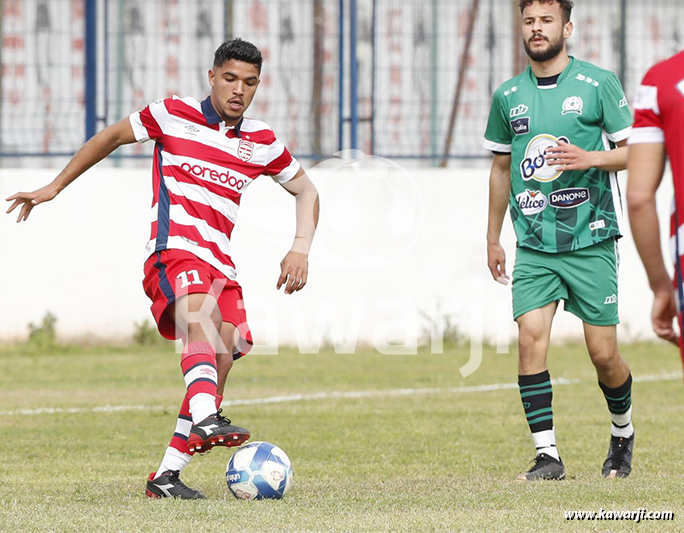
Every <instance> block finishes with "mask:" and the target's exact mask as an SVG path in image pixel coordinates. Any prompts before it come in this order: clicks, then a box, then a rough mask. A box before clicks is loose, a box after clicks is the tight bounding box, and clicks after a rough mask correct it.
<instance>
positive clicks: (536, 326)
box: [516, 302, 565, 481]
mask: <svg viewBox="0 0 684 533" xmlns="http://www.w3.org/2000/svg"><path fill="white" fill-rule="evenodd" d="M557 306H558V303H557V302H552V303H550V304H548V305H545V306H544V307H541V308H539V309H534V310H532V311H530V312H528V313H525V314H524V315H522V316H520V317H518V319H517V322H518V328H519V337H518V351H519V357H518V371H519V375H518V384H519V386H520V397H521V399H522V403H523V408H524V410H525V416H526V417H527V423H528V425H529V426H530V431H531V432H532V439H533V440H534V445H535V448H536V449H537V455H536V457H535V460H534V462H535V464H534V466H532V468H531V469H530V470H529V471H528V472H524V473H522V474H519V475H518V476H517V477H516V479H517V480H519V481H534V480H540V479H563V478H564V477H565V467H564V466H563V463H562V461H561V460H560V456H559V455H558V450H557V449H556V436H555V432H554V428H553V411H552V409H551V402H552V399H553V391H552V388H551V377H550V376H549V372H548V370H547V366H546V357H547V354H548V351H549V342H550V339H551V325H552V323H553V316H554V315H555V313H556V308H557Z"/></svg>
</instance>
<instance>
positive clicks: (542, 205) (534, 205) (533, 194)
mask: <svg viewBox="0 0 684 533" xmlns="http://www.w3.org/2000/svg"><path fill="white" fill-rule="evenodd" d="M515 199H516V200H517V201H518V207H520V210H521V211H522V214H523V215H525V216H527V217H528V216H530V215H536V214H537V213H541V212H542V211H543V210H544V209H546V206H548V205H549V200H548V199H547V198H546V196H545V195H544V194H542V192H541V191H531V190H530V189H525V192H521V193H520V194H518V195H517V196H516V197H515Z"/></svg>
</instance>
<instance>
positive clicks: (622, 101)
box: [620, 98, 628, 108]
mask: <svg viewBox="0 0 684 533" xmlns="http://www.w3.org/2000/svg"><path fill="white" fill-rule="evenodd" d="M627 105H628V104H627V98H623V99H622V100H620V107H621V108H622V107H627Z"/></svg>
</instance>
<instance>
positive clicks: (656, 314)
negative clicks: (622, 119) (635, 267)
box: [627, 143, 679, 344]
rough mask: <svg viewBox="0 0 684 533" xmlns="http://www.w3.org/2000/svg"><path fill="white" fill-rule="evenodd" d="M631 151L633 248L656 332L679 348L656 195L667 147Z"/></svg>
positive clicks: (650, 146) (641, 146)
mask: <svg viewBox="0 0 684 533" xmlns="http://www.w3.org/2000/svg"><path fill="white" fill-rule="evenodd" d="M629 150H630V152H629V163H628V169H629V179H628V181H627V208H628V212H629V223H630V226H631V228H632V235H633V236H634V244H635V245H636V247H637V250H638V252H639V256H640V257H641V261H642V262H643V264H644V267H645V269H646V275H647V276H648V282H649V285H650V286H651V290H652V291H653V296H654V300H653V310H652V312H651V321H652V323H653V331H655V333H656V334H657V335H658V336H659V337H661V338H663V339H665V340H667V341H670V342H672V343H674V344H678V342H679V337H678V335H677V332H676V330H675V328H674V326H673V322H674V319H675V318H676V316H677V306H676V303H675V294H674V290H673V288H672V280H671V279H670V275H669V274H668V272H667V268H666V267H665V261H664V260H663V251H662V248H661V245H660V224H659V223H658V213H657V211H656V191H657V190H658V187H659V186H660V182H661V181H662V179H663V170H664V168H665V145H664V144H663V143H653V144H634V145H632V146H630V148H629Z"/></svg>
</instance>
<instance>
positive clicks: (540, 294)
mask: <svg viewBox="0 0 684 533" xmlns="http://www.w3.org/2000/svg"><path fill="white" fill-rule="evenodd" d="M619 263H620V258H619V255H618V249H617V242H616V240H615V239H612V238H611V239H606V240H605V241H603V242H600V243H598V244H594V245H593V246H589V247H587V248H582V249H580V250H575V251H572V252H563V253H556V254H550V253H544V252H538V251H537V250H531V249H529V248H522V247H519V248H518V250H517V254H516V257H515V268H514V270H513V319H514V320H517V319H518V317H519V316H521V315H524V314H525V313H527V312H529V311H532V310H533V309H539V308H540V307H544V306H545V305H548V304H550V303H551V302H557V301H558V300H565V310H566V311H569V312H570V313H572V314H573V315H577V316H578V317H579V318H580V319H581V320H582V321H583V322H586V323H588V324H592V325H594V326H613V325H615V324H618V323H619V322H620V319H619V317H618V305H617V301H618V297H617V294H618V266H619Z"/></svg>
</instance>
